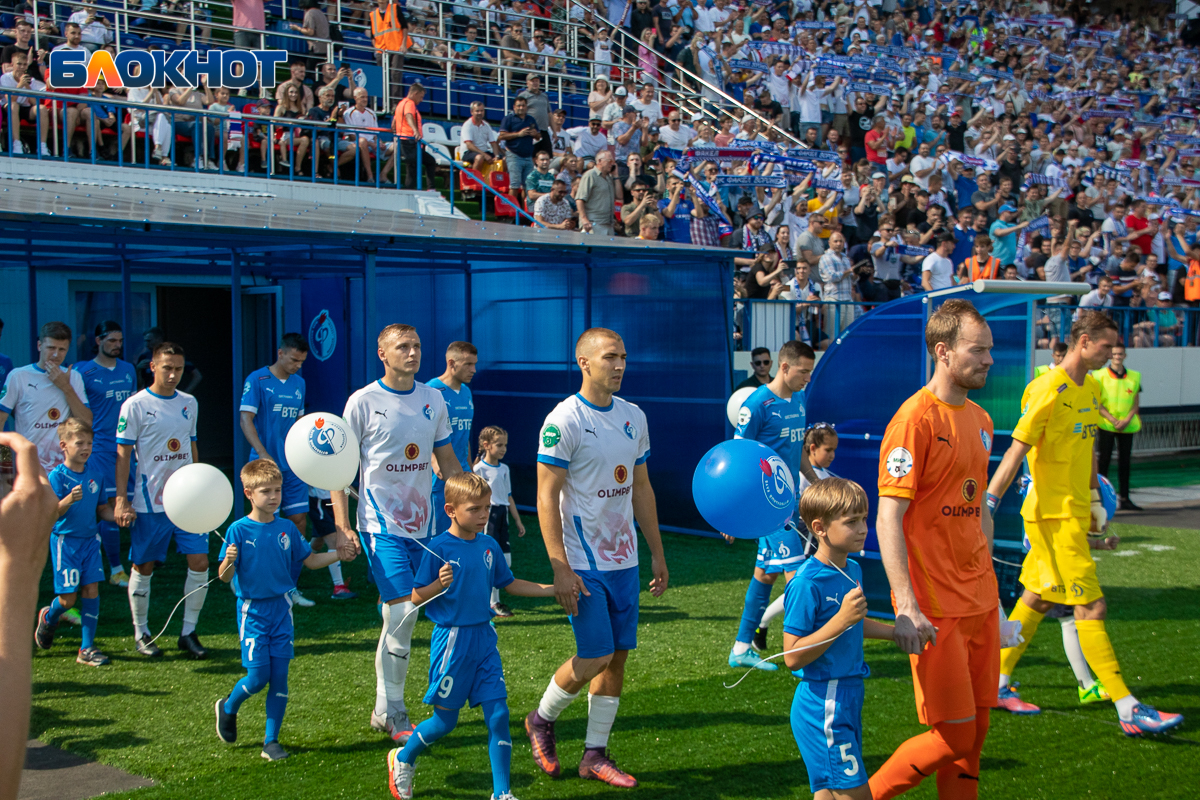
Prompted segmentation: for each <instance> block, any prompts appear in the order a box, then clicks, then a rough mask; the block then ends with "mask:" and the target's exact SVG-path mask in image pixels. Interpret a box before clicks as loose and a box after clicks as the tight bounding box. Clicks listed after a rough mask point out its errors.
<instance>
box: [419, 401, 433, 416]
mask: <svg viewBox="0 0 1200 800" xmlns="http://www.w3.org/2000/svg"><path fill="white" fill-rule="evenodd" d="M421 413H422V414H424V415H425V419H433V406H431V405H429V403H426V404H425V407H424V408H422V409H421Z"/></svg>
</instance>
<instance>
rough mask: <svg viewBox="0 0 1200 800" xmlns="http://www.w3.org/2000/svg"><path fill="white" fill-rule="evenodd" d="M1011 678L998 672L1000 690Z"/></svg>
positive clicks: (1002, 689)
mask: <svg viewBox="0 0 1200 800" xmlns="http://www.w3.org/2000/svg"><path fill="white" fill-rule="evenodd" d="M1011 680H1012V678H1011V677H1010V676H1008V675H1005V674H1004V673H1000V691H1004V687H1006V686H1008V684H1009V681H1011Z"/></svg>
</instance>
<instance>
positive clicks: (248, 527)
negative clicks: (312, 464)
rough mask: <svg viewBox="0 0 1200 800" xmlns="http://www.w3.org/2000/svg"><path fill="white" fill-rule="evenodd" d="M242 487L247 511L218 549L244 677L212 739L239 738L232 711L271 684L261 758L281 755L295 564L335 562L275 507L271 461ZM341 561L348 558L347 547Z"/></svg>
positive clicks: (277, 477)
mask: <svg viewBox="0 0 1200 800" xmlns="http://www.w3.org/2000/svg"><path fill="white" fill-rule="evenodd" d="M242 486H243V487H244V489H243V491H244V492H245V494H246V497H247V499H249V500H250V504H251V506H253V510H252V511H251V512H250V514H249V515H248V516H245V517H242V518H241V519H239V520H237V521H235V522H234V523H233V524H232V525H230V526H229V530H227V531H226V532H225V545H224V547H222V548H221V566H220V569H219V571H218V575H219V576H220V578H221V580H223V581H225V582H226V583H229V582H230V581H233V592H234V594H236V595H237V598H238V602H237V624H238V635H239V636H240V637H241V641H242V666H243V667H245V668H246V670H247V674H246V677H244V678H242V679H241V680H240V681H238V682H237V685H236V686H234V687H233V691H231V692H230V693H229V696H228V697H225V698H222V699H221V700H218V701H217V706H216V713H217V736H218V737H220V739H221V741H223V742H228V743H233V742H236V741H237V713H238V709H239V708H240V707H241V705H242V703H243V702H245V701H246V700H247V699H248V698H249V697H250V696H251V695H253V694H257V693H258V692H260V691H262V690H263V688H264V687H266V686H267V684H268V683H270V685H271V690H270V693H269V694H268V695H267V732H266V735H265V736H264V737H263V749H262V757H263V758H265V759H267V760H268V761H278V760H280V759H282V758H287V757H288V753H287V751H286V750H284V749H283V747H282V746H280V744H279V726H280V725H281V724H282V723H283V713H284V711H285V710H286V709H287V701H288V688H287V676H288V664H289V662H290V661H291V659H292V654H293V648H292V636H293V628H292V599H291V596H290V593H291V591H292V590H293V589H295V588H296V578H295V575H296V574H297V572H298V571H299V569H298V568H297V565H298V564H300V563H303V564H304V566H306V567H308V568H309V569H323V568H325V567H328V566H329V565H330V564H333V563H334V562H336V561H337V560H338V559H339V555H338V553H337V552H336V551H329V552H325V553H314V552H313V551H312V548H311V547H309V545H308V542H306V541H305V540H304V537H303V536H301V535H300V530H299V529H298V528H297V527H296V526H295V525H294V524H293V523H292V522H291V520H288V519H285V518H282V517H279V516H277V515H276V512H277V511H278V510H279V504H280V503H281V502H282V501H283V473H282V472H280V471H279V467H277V466H276V465H275V463H274V462H272V461H268V460H267V459H262V458H260V459H256V460H254V461H251V462H249V463H248V464H246V466H244V467H242ZM343 555H344V556H345V557H343V558H342V560H352V559H353V553H350V552H349V551H347V552H346V553H344V554H343Z"/></svg>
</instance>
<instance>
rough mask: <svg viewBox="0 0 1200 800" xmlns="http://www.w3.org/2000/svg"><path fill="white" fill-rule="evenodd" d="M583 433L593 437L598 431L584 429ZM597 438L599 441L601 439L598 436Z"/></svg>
mask: <svg viewBox="0 0 1200 800" xmlns="http://www.w3.org/2000/svg"><path fill="white" fill-rule="evenodd" d="M583 432H584V433H590V434H591V435H592V436H596V429H595V428H584V429H583ZM596 438H597V439H599V438H600V437H599V436H596Z"/></svg>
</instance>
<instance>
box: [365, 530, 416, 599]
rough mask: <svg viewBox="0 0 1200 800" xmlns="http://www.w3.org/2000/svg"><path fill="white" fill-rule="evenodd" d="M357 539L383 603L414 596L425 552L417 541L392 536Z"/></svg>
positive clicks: (367, 536)
mask: <svg viewBox="0 0 1200 800" xmlns="http://www.w3.org/2000/svg"><path fill="white" fill-rule="evenodd" d="M358 538H359V540H360V541H361V542H362V549H363V552H364V553H365V554H366V556H367V565H368V567H370V570H371V577H372V578H374V579H375V584H376V586H378V587H379V596H380V598H381V599H382V600H383V602H385V603H387V602H389V601H391V600H397V599H399V598H401V597H406V596H408V595H410V594H412V590H413V578H414V576H416V574H417V571H418V570H419V569H420V568H421V561H422V560H423V559H424V556H425V548H423V547H421V545H419V544H417V542H416V540H414V539H410V538H409V537H407V536H396V535H394V534H390V533H385V534H378V533H367V532H366V531H360V532H359V534H358ZM424 541H426V542H428V540H424Z"/></svg>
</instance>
